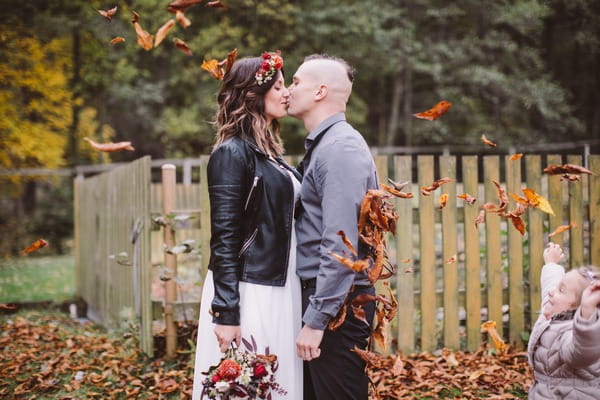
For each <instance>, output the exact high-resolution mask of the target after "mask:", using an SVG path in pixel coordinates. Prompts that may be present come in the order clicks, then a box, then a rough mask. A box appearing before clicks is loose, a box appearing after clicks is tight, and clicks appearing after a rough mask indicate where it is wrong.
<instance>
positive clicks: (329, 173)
mask: <svg viewBox="0 0 600 400" xmlns="http://www.w3.org/2000/svg"><path fill="white" fill-rule="evenodd" d="M353 79H354V71H353V70H352V68H351V67H350V66H349V65H348V64H347V63H346V61H344V60H342V59H340V58H336V57H330V56H326V55H311V56H308V57H306V58H305V59H304V62H303V63H302V65H300V67H299V68H298V70H297V71H296V73H295V74H294V76H293V81H292V84H291V85H290V87H289V92H290V96H289V103H288V106H289V107H288V113H289V114H290V115H291V116H293V117H296V118H298V119H300V120H302V122H303V123H304V127H305V128H306V130H307V131H308V132H310V133H309V135H308V137H307V138H306V142H305V147H306V155H305V157H304V160H303V161H302V163H301V164H300V166H299V167H298V169H299V171H300V172H301V173H302V174H303V179H302V188H301V192H300V199H301V207H300V208H299V210H300V211H299V216H298V217H297V221H296V234H297V240H298V247H297V252H298V256H297V267H296V268H297V273H298V275H299V276H300V279H301V281H302V308H303V318H302V320H303V322H304V326H303V328H302V330H301V331H300V333H299V335H298V338H297V339H296V352H297V354H298V356H299V357H300V358H302V359H303V360H305V361H306V363H305V366H306V365H308V371H306V368H305V374H304V381H305V387H304V399H318V400H326V399H331V400H333V399H335V400H342V399H365V400H366V399H367V397H368V379H367V376H366V374H365V363H364V362H363V361H362V359H361V358H360V357H358V355H357V354H356V353H354V352H352V351H350V350H351V349H353V348H354V347H358V348H361V349H364V348H365V347H366V345H367V339H368V337H369V335H370V331H371V330H370V326H368V325H366V324H365V323H364V322H361V321H360V320H358V319H357V318H355V317H354V315H353V313H352V309H351V307H348V310H347V316H346V319H345V322H344V323H343V324H342V325H341V326H340V327H339V328H337V329H336V330H334V331H332V330H328V329H327V324H328V323H329V322H330V321H331V320H332V319H333V318H334V317H335V316H336V314H337V313H338V311H339V310H340V308H341V307H342V305H343V303H344V301H345V300H346V297H347V296H348V294H349V293H350V292H351V293H350V294H349V296H350V298H353V297H354V296H357V295H359V294H363V293H368V294H374V292H375V290H374V288H373V286H372V285H371V284H370V282H369V280H368V279H367V276H366V274H365V273H364V272H361V273H355V272H354V271H353V270H351V269H349V268H347V267H345V266H343V265H341V264H340V263H338V262H337V261H336V260H334V259H333V258H332V257H331V256H330V252H334V253H337V254H343V253H344V252H346V253H347V250H348V249H347V248H346V246H345V245H344V244H343V242H342V239H341V237H340V236H339V235H338V234H337V232H338V231H340V230H342V231H344V232H345V233H346V235H347V237H348V239H350V241H351V242H352V244H353V245H354V247H355V248H357V249H358V253H359V254H358V257H359V258H364V257H365V255H366V254H365V252H366V247H365V246H364V245H362V244H359V240H358V215H359V210H360V204H361V201H362V199H363V197H364V195H365V194H366V192H367V190H369V189H375V188H377V187H378V178H377V172H376V169H375V163H374V162H373V157H372V156H371V152H370V151H369V147H368V146H367V143H366V142H365V140H364V139H363V137H362V136H361V135H360V133H359V132H358V131H356V130H355V129H354V128H353V127H352V126H351V125H350V124H348V123H347V122H346V117H345V115H344V112H345V111H346V104H347V102H348V98H349V97H350V93H351V92H352V81H353ZM351 288H354V289H353V290H352V291H351ZM364 308H365V311H366V315H367V320H368V321H370V322H371V321H372V320H373V314H374V304H373V302H370V303H368V305H367V306H365V307H364Z"/></svg>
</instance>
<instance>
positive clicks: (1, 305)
mask: <svg viewBox="0 0 600 400" xmlns="http://www.w3.org/2000/svg"><path fill="white" fill-rule="evenodd" d="M17 308H18V307H17V305H15V304H6V303H0V310H8V311H12V310H16V309H17Z"/></svg>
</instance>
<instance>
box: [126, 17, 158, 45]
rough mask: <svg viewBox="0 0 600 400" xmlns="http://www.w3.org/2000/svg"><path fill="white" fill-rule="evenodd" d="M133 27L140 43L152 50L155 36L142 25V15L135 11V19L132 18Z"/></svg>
mask: <svg viewBox="0 0 600 400" xmlns="http://www.w3.org/2000/svg"><path fill="white" fill-rule="evenodd" d="M131 22H132V23H133V27H134V28H135V34H136V35H137V43H138V45H139V46H140V47H141V48H143V49H144V50H146V51H149V50H152V46H153V43H152V42H153V39H154V37H153V36H152V35H151V34H150V33H148V32H147V31H145V30H144V29H143V28H142V26H141V25H140V15H139V14H138V13H137V12H135V11H133V19H132V20H131Z"/></svg>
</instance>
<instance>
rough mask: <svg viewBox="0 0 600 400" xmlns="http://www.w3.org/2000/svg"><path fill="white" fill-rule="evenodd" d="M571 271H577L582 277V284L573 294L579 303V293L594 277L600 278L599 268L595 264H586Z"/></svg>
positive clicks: (581, 292) (580, 293)
mask: <svg viewBox="0 0 600 400" xmlns="http://www.w3.org/2000/svg"><path fill="white" fill-rule="evenodd" d="M573 271H577V272H578V273H579V275H580V276H581V277H583V278H584V279H582V280H581V281H582V284H581V285H580V286H579V287H578V292H577V294H576V296H575V298H576V299H577V305H579V304H580V303H581V295H582V294H583V291H584V290H585V288H586V287H587V286H588V285H589V284H590V283H591V282H592V281H593V280H595V279H600V268H598V267H596V266H595V265H586V266H583V267H578V268H575V269H573Z"/></svg>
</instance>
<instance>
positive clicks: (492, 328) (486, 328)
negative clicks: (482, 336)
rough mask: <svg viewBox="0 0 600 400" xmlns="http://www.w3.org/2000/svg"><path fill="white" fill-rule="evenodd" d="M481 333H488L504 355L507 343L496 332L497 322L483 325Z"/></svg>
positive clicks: (488, 322) (497, 348)
mask: <svg viewBox="0 0 600 400" xmlns="http://www.w3.org/2000/svg"><path fill="white" fill-rule="evenodd" d="M481 332H487V333H488V334H489V335H490V337H491V338H492V341H493V342H494V347H495V348H496V350H498V351H499V352H500V353H504V351H505V350H506V343H504V340H502V338H501V337H500V335H499V334H498V331H497V330H496V321H487V322H484V323H483V324H481Z"/></svg>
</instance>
